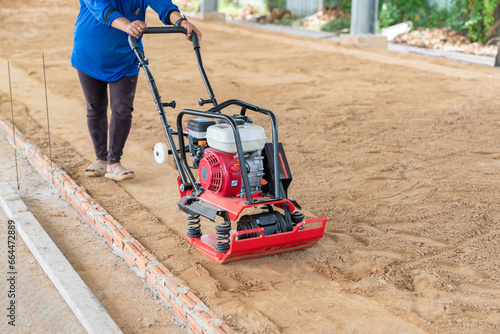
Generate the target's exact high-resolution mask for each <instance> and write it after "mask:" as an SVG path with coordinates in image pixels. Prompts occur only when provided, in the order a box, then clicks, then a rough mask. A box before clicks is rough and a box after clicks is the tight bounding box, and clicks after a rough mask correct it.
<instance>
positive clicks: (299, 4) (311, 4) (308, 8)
mask: <svg viewBox="0 0 500 334" xmlns="http://www.w3.org/2000/svg"><path fill="white" fill-rule="evenodd" d="M321 7H323V0H286V9H288V10H289V11H291V12H292V15H293V16H299V17H300V16H308V15H311V14H314V13H315V12H316V11H317V10H318V9H319V8H321Z"/></svg>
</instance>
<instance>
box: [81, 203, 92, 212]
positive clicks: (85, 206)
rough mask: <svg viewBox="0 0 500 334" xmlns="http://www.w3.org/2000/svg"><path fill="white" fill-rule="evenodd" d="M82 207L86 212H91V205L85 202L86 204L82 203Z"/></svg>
mask: <svg viewBox="0 0 500 334" xmlns="http://www.w3.org/2000/svg"><path fill="white" fill-rule="evenodd" d="M80 206H82V207H83V208H84V209H85V212H87V211H89V210H90V203H89V202H87V201H85V202H82V203H81V204H80Z"/></svg>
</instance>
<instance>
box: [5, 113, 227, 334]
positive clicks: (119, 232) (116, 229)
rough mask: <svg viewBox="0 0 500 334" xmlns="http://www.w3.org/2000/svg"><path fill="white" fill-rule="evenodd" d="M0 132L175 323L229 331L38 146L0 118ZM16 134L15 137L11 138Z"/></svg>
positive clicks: (204, 331) (210, 332)
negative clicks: (139, 279) (110, 249)
mask: <svg viewBox="0 0 500 334" xmlns="http://www.w3.org/2000/svg"><path fill="white" fill-rule="evenodd" d="M0 129H2V130H3V131H4V133H5V134H6V135H7V138H8V139H9V141H10V142H11V143H12V142H13V140H14V138H15V143H14V148H19V149H21V150H22V151H23V152H24V154H25V156H26V157H27V158H28V161H29V162H30V163H31V164H32V165H33V166H34V167H35V168H36V169H37V170H38V172H39V173H40V174H42V175H43V176H44V178H45V179H47V180H48V181H49V183H51V184H52V185H53V186H54V187H55V188H56V189H57V190H59V192H60V193H61V195H62V196H63V197H64V198H66V199H67V201H68V202H69V203H70V204H71V205H72V206H73V207H74V208H75V209H76V210H77V211H78V212H79V213H80V215H81V216H82V217H83V219H84V220H85V221H86V222H87V223H88V224H89V225H90V226H92V227H93V229H94V231H95V232H96V233H97V234H98V235H99V236H101V237H102V238H104V240H105V241H106V243H107V244H108V245H109V246H110V247H111V248H112V250H113V252H114V253H115V254H116V255H118V256H120V257H121V258H122V259H123V260H125V262H126V263H127V265H128V266H129V268H131V269H132V271H133V272H134V273H135V274H136V275H137V276H139V277H140V278H141V279H143V280H145V281H146V283H147V285H148V286H149V287H150V289H151V290H152V292H153V293H154V294H155V295H156V297H157V298H158V299H159V300H160V301H161V302H162V303H163V304H164V305H165V306H166V307H167V308H168V309H170V310H171V311H172V313H173V314H174V316H175V317H176V318H177V320H178V321H179V322H180V323H181V325H183V326H184V328H186V329H188V331H189V332H192V333H195V334H224V333H232V330H231V329H230V328H229V326H228V325H227V324H225V323H224V322H223V321H222V320H221V319H219V318H217V316H216V315H215V314H214V313H213V312H212V311H211V310H210V309H209V308H208V307H207V306H206V305H205V304H204V303H203V301H201V300H200V299H199V298H198V297H197V296H196V295H195V294H194V293H193V292H192V291H190V288H189V287H187V286H185V285H183V284H179V283H178V279H177V277H175V276H174V275H173V274H172V273H171V272H170V271H169V270H168V269H167V268H166V267H165V266H164V265H163V264H161V263H160V262H159V261H158V260H157V259H156V258H155V257H154V256H153V255H151V253H150V252H149V251H148V250H147V249H146V248H145V247H144V246H143V245H142V244H141V243H140V242H139V241H138V240H136V239H135V238H133V237H132V236H131V235H130V234H129V233H128V232H127V231H126V230H125V229H124V228H123V226H122V225H121V224H120V223H119V222H118V221H117V220H116V219H114V218H113V217H112V216H111V215H110V214H108V213H107V212H106V210H104V208H102V207H101V206H100V205H97V204H94V201H93V199H92V197H91V196H90V195H89V194H88V193H87V192H85V191H84V190H83V189H82V188H81V187H80V186H78V184H76V182H75V181H74V180H73V179H72V178H71V177H70V176H69V175H68V174H67V173H66V172H65V171H63V170H62V169H60V168H58V167H57V166H56V165H55V164H53V163H52V162H51V161H50V159H49V158H47V157H46V156H45V155H42V154H41V152H40V151H39V150H38V149H37V147H36V146H35V145H33V144H30V143H28V142H27V141H26V140H25V139H24V136H23V134H22V133H21V132H20V131H19V130H17V129H16V128H14V127H13V126H12V123H10V122H9V121H6V120H3V119H0ZM14 134H15V136H14Z"/></svg>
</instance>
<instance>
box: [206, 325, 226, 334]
mask: <svg viewBox="0 0 500 334" xmlns="http://www.w3.org/2000/svg"><path fill="white" fill-rule="evenodd" d="M207 327H208V329H209V332H208V333H215V334H224V333H226V332H224V331H223V330H222V328H220V327H217V326H215V325H214V324H209V325H207Z"/></svg>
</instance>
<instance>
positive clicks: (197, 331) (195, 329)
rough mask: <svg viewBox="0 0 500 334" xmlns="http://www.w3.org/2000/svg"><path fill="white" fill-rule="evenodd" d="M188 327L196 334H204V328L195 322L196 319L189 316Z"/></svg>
mask: <svg viewBox="0 0 500 334" xmlns="http://www.w3.org/2000/svg"><path fill="white" fill-rule="evenodd" d="M187 321H188V326H189V328H191V330H192V331H193V333H195V334H203V328H201V326H200V325H199V324H198V323H197V322H196V321H195V320H194V318H193V317H192V316H191V315H190V314H188V316H187Z"/></svg>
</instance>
